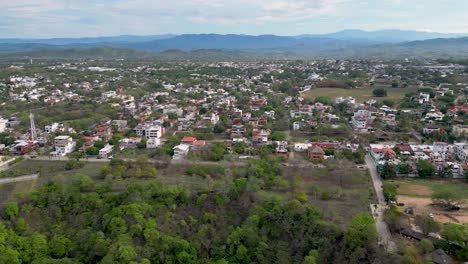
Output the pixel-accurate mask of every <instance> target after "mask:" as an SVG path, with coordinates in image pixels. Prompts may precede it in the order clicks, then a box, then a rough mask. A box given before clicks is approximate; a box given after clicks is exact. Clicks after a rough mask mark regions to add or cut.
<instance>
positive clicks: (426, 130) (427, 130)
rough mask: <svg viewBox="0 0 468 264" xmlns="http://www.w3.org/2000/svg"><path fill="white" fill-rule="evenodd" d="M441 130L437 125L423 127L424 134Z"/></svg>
mask: <svg viewBox="0 0 468 264" xmlns="http://www.w3.org/2000/svg"><path fill="white" fill-rule="evenodd" d="M439 131H440V127H437V126H427V127H425V128H423V134H424V135H430V134H432V133H433V132H439Z"/></svg>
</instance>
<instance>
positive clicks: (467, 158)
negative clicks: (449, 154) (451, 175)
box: [454, 143, 468, 162]
mask: <svg viewBox="0 0 468 264" xmlns="http://www.w3.org/2000/svg"><path fill="white" fill-rule="evenodd" d="M454 145H455V148H454V150H455V155H456V156H457V158H458V159H459V160H461V161H463V162H468V144H467V143H455V144H454Z"/></svg>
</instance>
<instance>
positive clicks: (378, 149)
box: [370, 144, 397, 161]
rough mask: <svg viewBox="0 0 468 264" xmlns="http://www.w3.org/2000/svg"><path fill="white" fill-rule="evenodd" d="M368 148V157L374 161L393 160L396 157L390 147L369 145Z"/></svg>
mask: <svg viewBox="0 0 468 264" xmlns="http://www.w3.org/2000/svg"><path fill="white" fill-rule="evenodd" d="M370 147H371V148H370V155H371V157H372V158H373V159H374V160H376V161H380V160H382V159H394V158H396V157H397V154H396V153H395V151H394V150H393V149H392V148H391V146H386V145H377V144H371V145H370Z"/></svg>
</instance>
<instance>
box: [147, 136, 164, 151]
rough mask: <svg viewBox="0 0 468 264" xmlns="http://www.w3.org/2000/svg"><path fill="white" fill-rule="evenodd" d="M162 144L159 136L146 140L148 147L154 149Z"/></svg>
mask: <svg viewBox="0 0 468 264" xmlns="http://www.w3.org/2000/svg"><path fill="white" fill-rule="evenodd" d="M160 145H161V139H159V138H150V139H148V140H147V141H146V148H148V149H153V148H157V147H159V146H160Z"/></svg>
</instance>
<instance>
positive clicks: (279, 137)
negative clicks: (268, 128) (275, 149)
mask: <svg viewBox="0 0 468 264" xmlns="http://www.w3.org/2000/svg"><path fill="white" fill-rule="evenodd" d="M287 137H288V135H287V134H286V133H284V132H281V131H274V132H272V133H271V135H270V139H271V140H273V141H284V140H286V138H287Z"/></svg>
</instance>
